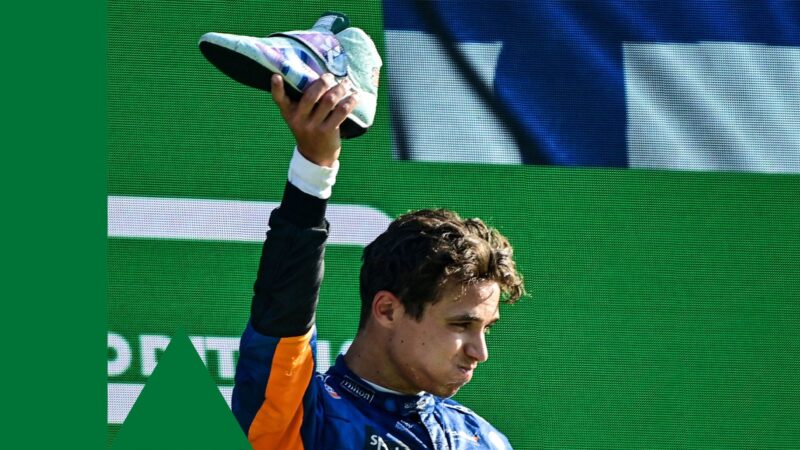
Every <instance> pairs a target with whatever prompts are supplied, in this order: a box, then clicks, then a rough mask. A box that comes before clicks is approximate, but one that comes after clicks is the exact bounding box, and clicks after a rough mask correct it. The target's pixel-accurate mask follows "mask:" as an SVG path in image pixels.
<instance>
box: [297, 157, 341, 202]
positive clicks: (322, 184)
mask: <svg viewBox="0 0 800 450" xmlns="http://www.w3.org/2000/svg"><path fill="white" fill-rule="evenodd" d="M338 172H339V161H334V163H333V167H323V166H318V165H316V164H314V163H313V162H311V161H309V160H307V159H306V158H305V157H303V155H301V154H300V152H299V151H298V150H297V147H296V146H295V148H294V154H293V155H292V161H291V162H290V163H289V182H290V183H292V184H293V185H294V186H295V187H296V188H297V189H300V190H301V191H303V192H305V193H306V194H308V195H313V196H314V197H317V198H321V199H323V200H325V199H327V198H330V196H331V193H332V192H333V189H332V187H333V185H334V184H335V183H336V174H337V173H338Z"/></svg>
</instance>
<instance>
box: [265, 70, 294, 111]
mask: <svg viewBox="0 0 800 450" xmlns="http://www.w3.org/2000/svg"><path fill="white" fill-rule="evenodd" d="M271 82H272V87H271V89H270V91H271V93H272V101H274V102H275V104H276V105H278V109H280V110H281V113H282V114H283V115H284V117H285V116H286V113H287V112H288V110H289V107H290V106H291V103H292V102H291V100H290V99H289V97H288V96H287V95H286V90H285V89H284V87H283V77H281V76H280V75H278V74H277V73H276V74H273V75H272V79H271Z"/></svg>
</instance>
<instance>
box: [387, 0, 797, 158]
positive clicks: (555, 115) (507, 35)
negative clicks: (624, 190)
mask: <svg viewBox="0 0 800 450" xmlns="http://www.w3.org/2000/svg"><path fill="white" fill-rule="evenodd" d="M384 27H385V30H386V31H385V32H386V57H387V72H388V79H389V95H390V101H391V111H392V121H393V132H394V142H395V147H394V151H395V156H396V157H397V158H400V159H412V160H422V161H451V162H452V161H461V162H485V163H499V164H546V165H558V166H593V167H645V168H664V169H688V170H732V171H753V172H778V173H800V2H798V1H792V0H789V1H786V0H784V1H777V0H776V1H750V0H738V1H725V0H715V1H702V0H693V1H666V2H657V1H492V2H487V1H485V0H459V1H428V0H420V1H406V0H385V1H384Z"/></svg>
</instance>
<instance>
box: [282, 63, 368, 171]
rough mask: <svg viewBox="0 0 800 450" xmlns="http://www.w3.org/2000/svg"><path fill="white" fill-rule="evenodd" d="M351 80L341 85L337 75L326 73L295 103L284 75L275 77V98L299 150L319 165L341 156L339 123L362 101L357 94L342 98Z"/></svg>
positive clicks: (331, 163)
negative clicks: (334, 76)
mask: <svg viewBox="0 0 800 450" xmlns="http://www.w3.org/2000/svg"><path fill="white" fill-rule="evenodd" d="M348 83H349V81H347V80H345V81H344V82H342V83H339V84H337V83H336V81H334V78H333V75H331V74H329V73H326V74H324V75H322V77H320V79H319V80H317V81H315V82H314V83H312V84H311V85H310V86H309V87H308V89H306V91H305V93H304V94H303V97H302V98H301V99H300V101H298V102H292V101H291V100H290V99H289V97H288V96H287V95H286V91H285V90H284V87H283V78H282V77H281V76H280V75H273V76H272V89H271V90H272V99H273V100H274V101H275V103H276V104H277V105H278V108H279V109H280V111H281V115H282V116H283V120H285V121H286V124H288V125H289V129H291V130H292V134H294V137H295V139H296V140H297V150H298V151H299V152H300V154H301V155H303V156H304V157H305V158H306V159H307V160H309V161H311V162H313V163H314V164H317V165H319V166H326V167H331V166H333V163H334V162H335V161H336V160H337V159H339V152H340V151H341V149H342V144H341V140H340V138H339V125H341V124H342V122H344V120H345V119H346V118H347V115H348V114H350V113H351V112H352V111H353V108H355V106H356V103H357V101H358V99H356V98H355V94H354V95H351V96H350V97H348V98H347V99H345V100H342V99H343V98H344V97H345V96H346V95H347V92H348V90H349V89H348V88H349V86H348V85H347V84H348Z"/></svg>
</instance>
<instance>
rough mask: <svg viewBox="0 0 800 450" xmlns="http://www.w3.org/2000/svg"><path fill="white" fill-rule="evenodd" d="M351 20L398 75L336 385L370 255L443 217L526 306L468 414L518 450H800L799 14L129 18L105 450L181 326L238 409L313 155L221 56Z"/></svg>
mask: <svg viewBox="0 0 800 450" xmlns="http://www.w3.org/2000/svg"><path fill="white" fill-rule="evenodd" d="M326 10H336V11H341V12H344V13H346V14H347V15H348V16H349V18H350V21H351V24H352V25H353V26H357V27H359V28H362V29H364V30H365V31H366V32H367V33H368V34H369V35H370V36H372V38H373V39H374V41H375V43H376V45H377V46H378V49H379V51H380V53H381V56H382V57H383V61H384V66H383V69H382V72H381V87H380V92H379V103H378V112H377V116H376V119H375V125H374V127H373V128H372V129H371V130H370V131H369V132H368V133H367V134H366V135H364V136H362V137H360V138H357V139H355V140H351V141H345V143H344V149H343V152H342V156H341V167H342V168H341V171H340V173H339V177H338V181H337V185H336V187H335V190H334V196H333V198H332V202H331V206H329V219H330V221H331V225H332V226H331V228H332V235H331V242H330V245H329V247H328V252H327V257H326V278H325V281H324V284H323V288H322V293H321V301H320V310H319V314H318V324H317V326H318V332H319V339H320V341H319V345H320V346H319V352H318V355H317V356H318V361H317V363H318V366H319V367H320V369H321V370H323V371H324V370H325V369H326V368H327V366H329V365H330V364H331V363H332V361H333V360H334V359H335V357H336V355H337V354H338V353H340V352H341V351H344V350H346V348H347V346H348V345H349V342H350V339H352V337H353V335H354V334H355V331H356V327H357V323H358V311H359V306H358V305H359V298H358V270H359V265H360V254H361V251H362V249H363V246H364V245H365V244H366V243H368V242H369V241H370V240H371V239H372V238H373V237H375V236H376V235H377V234H378V233H380V232H381V231H383V229H384V228H385V226H386V225H387V224H388V223H389V221H391V220H392V219H393V218H394V217H395V216H397V215H398V214H400V213H403V212H405V211H407V210H410V209H416V208H423V207H445V208H451V209H454V210H456V211H458V212H459V213H460V214H461V215H462V216H466V217H481V218H483V219H484V220H485V221H486V222H488V223H489V224H491V225H493V226H495V227H497V228H499V229H500V230H501V231H502V232H503V233H504V234H506V236H507V237H508V238H509V240H510V241H511V243H512V244H513V245H514V248H515V251H516V258H517V261H518V264H519V267H520V268H521V271H522V273H523V275H524V277H525V280H526V284H527V289H528V291H529V293H530V296H529V297H527V298H525V299H523V301H521V302H520V303H519V304H517V305H514V306H509V307H505V308H504V310H502V315H503V319H502V321H501V322H500V323H499V324H498V326H497V327H495V328H494V329H493V330H492V334H491V335H490V336H489V337H488V340H489V350H490V359H489V361H487V362H486V363H485V364H483V365H482V367H481V370H478V371H477V372H476V375H475V377H474V379H473V381H472V383H470V384H469V385H467V386H466V387H464V388H463V389H462V390H461V391H459V393H458V394H457V396H456V399H457V400H458V401H460V402H462V403H464V404H466V405H467V406H469V407H470V408H472V409H473V410H475V411H476V412H477V413H478V414H480V415H481V416H483V417H484V418H486V419H487V420H489V421H490V422H492V423H493V424H494V425H495V426H496V427H497V428H499V429H500V430H501V431H503V432H504V433H505V434H506V435H507V436H508V438H509V440H510V441H511V443H512V444H513V445H514V448H515V449H532V448H676V447H681V448H800V408H798V405H800V362H798V361H800V206H798V203H799V201H800V175H798V174H800V2H797V1H750V0H738V1H731V0H718V1H670V2H650V1H592V2H589V1H577V0H573V1H567V0H564V1H536V2H528V1H493V2H486V1H476V0H462V1H399V0H384V1H382V2H381V1H252V0H250V1H194V2H178V1H161V0H159V1H157V0H137V1H132V0H111V1H109V3H108V17H109V20H108V99H109V111H108V129H109V149H108V195H109V197H108V215H109V216H108V234H109V242H108V277H109V280H108V282H109V283H108V286H109V290H108V427H109V443H111V442H112V440H113V438H114V436H115V435H116V433H117V431H118V430H119V428H120V425H121V424H122V423H123V421H124V419H125V417H126V416H127V414H128V412H129V411H130V408H131V406H132V405H133V402H134V401H135V400H136V398H137V396H138V394H139V392H140V391H141V389H142V387H143V385H144V384H145V383H146V382H147V379H148V377H149V376H150V374H152V372H153V369H154V367H155V365H156V364H157V361H158V357H159V355H160V354H161V353H162V352H163V350H164V349H165V348H166V345H167V343H168V342H169V339H170V336H171V335H173V333H174V332H175V330H176V329H178V328H183V329H184V330H186V332H187V333H188V334H189V335H190V336H191V339H192V343H193V344H194V346H195V348H196V349H197V350H198V353H199V355H200V356H201V358H202V359H203V360H204V362H205V363H206V365H207V367H208V369H209V372H210V374H211V376H212V377H213V379H214V381H215V382H216V383H217V384H218V386H219V388H220V391H221V392H222V394H223V396H224V397H225V398H226V399H228V400H229V399H230V392H231V388H232V385H233V371H234V366H235V361H236V357H237V346H238V338H239V335H240V333H241V332H242V330H243V329H244V326H245V324H246V321H247V316H248V312H249V303H250V296H251V292H252V291H251V289H252V284H253V281H254V279H255V271H256V267H257V264H258V257H259V252H260V249H261V245H260V244H261V241H262V240H263V237H264V234H265V231H266V227H267V217H268V215H269V212H270V211H271V210H272V209H273V208H274V207H275V206H276V205H277V203H278V202H279V201H280V198H281V194H282V191H283V186H284V184H285V180H286V170H287V167H288V162H289V159H290V157H291V150H292V147H293V145H294V143H293V139H292V136H291V134H290V132H289V130H288V128H287V127H286V126H285V125H284V124H283V122H282V120H281V119H280V115H279V113H278V111H277V108H276V107H275V106H274V105H273V104H272V102H271V99H270V97H269V94H268V93H265V92H262V91H259V90H256V89H253V88H250V87H247V86H244V85H241V84H238V83H236V82H234V81H233V80H231V79H229V78H227V77H226V76H225V75H223V74H222V73H221V72H219V71H218V70H217V69H215V68H214V67H213V66H212V65H211V64H209V63H208V62H206V60H205V59H204V58H203V56H202V55H201V54H200V52H199V50H198V47H197V41H198V39H199V37H200V36H201V35H202V34H204V33H206V32H209V31H217V32H227V33H234V34H243V35H249V36H266V35H268V34H270V33H273V32H277V31H286V30H293V29H305V28H309V27H310V26H311V25H312V24H313V23H314V22H315V20H316V19H317V17H318V16H319V15H320V14H321V13H322V12H324V11H326Z"/></svg>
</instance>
